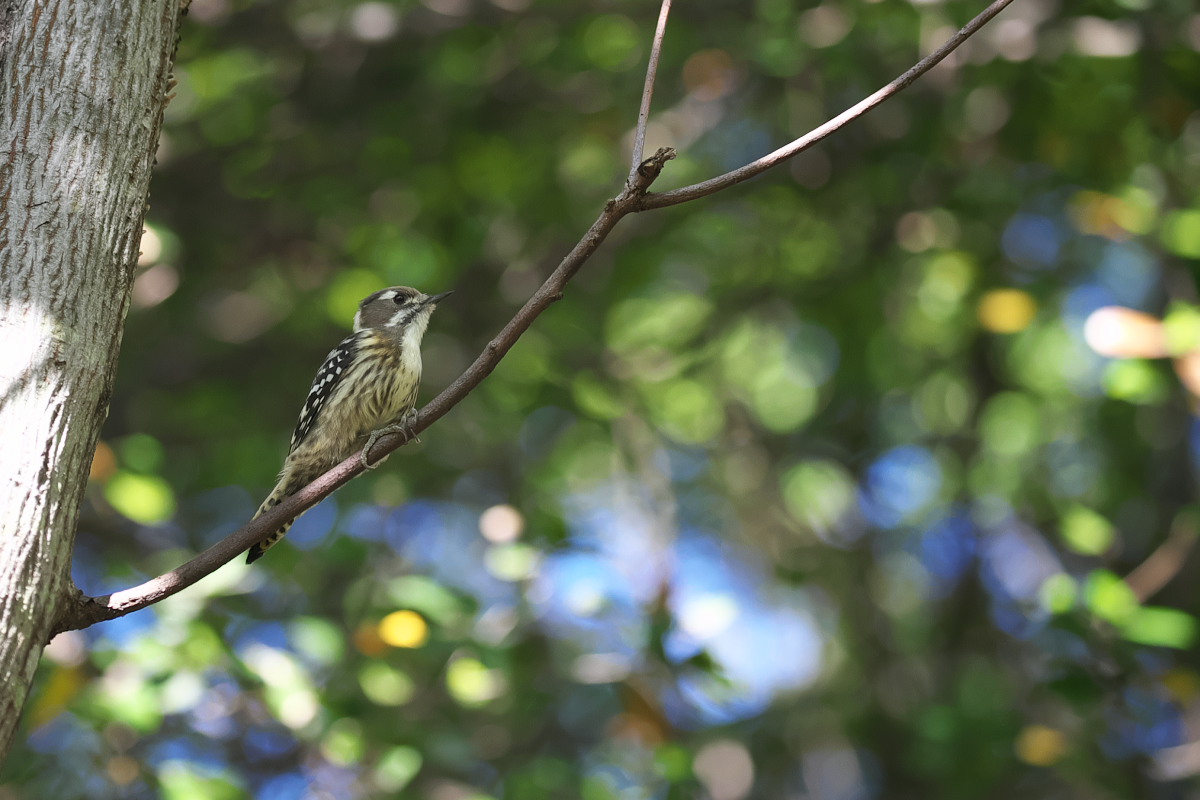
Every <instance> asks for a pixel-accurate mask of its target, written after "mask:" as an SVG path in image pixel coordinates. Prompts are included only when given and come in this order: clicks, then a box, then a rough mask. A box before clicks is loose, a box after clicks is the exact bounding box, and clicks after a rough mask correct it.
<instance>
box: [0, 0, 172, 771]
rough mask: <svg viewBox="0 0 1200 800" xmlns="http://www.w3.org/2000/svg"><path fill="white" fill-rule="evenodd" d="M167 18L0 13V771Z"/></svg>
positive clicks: (142, 2)
mask: <svg viewBox="0 0 1200 800" xmlns="http://www.w3.org/2000/svg"><path fill="white" fill-rule="evenodd" d="M185 2H186V0H185ZM180 11H181V3H180V0H0V85H2V86H3V89H0V136H3V145H2V146H3V148H4V149H3V150H2V151H0V440H2V442H3V445H2V446H0V760H2V758H3V754H5V753H7V752H8V748H9V745H10V744H11V742H12V737H13V734H14V732H15V730H16V727H17V724H18V721H19V719H20V712H21V708H22V706H23V705H24V702H25V698H26V696H27V695H28V693H29V687H30V684H31V682H32V680H33V675H34V671H35V669H36V667H37V663H38V659H39V656H40V655H41V651H42V647H43V646H44V645H45V644H46V639H47V636H48V634H49V632H50V630H51V629H52V627H53V625H54V623H55V619H56V617H57V616H58V614H59V612H60V609H61V608H62V606H63V604H64V602H65V599H66V598H67V596H68V593H69V592H71V591H73V585H72V583H71V579H70V563H71V550H72V545H73V542H74V535H75V524H76V519H77V515H78V509H79V504H80V501H81V499H82V496H83V491H84V488H85V485H86V482H87V477H88V471H89V467H90V464H91V459H92V453H93V452H94V449H95V446H96V440H97V437H98V436H99V433H100V427H101V424H102V423H103V421H104V418H105V415H106V414H107V412H108V400H109V394H110V391H111V387H112V382H113V375H114V373H115V369H116V362H117V351H118V349H119V346H120V341H121V331H122V328H123V326H124V322H125V311H126V308H127V306H128V300H129V290H130V285H131V283H132V278H133V268H134V265H135V262H136V259H137V253H138V243H139V241H140V237H141V230H142V221H143V217H144V215H145V210H146V198H147V194H148V191H149V184H150V171H151V167H152V165H153V161H154V151H155V149H156V147H157V143H158V134H159V129H160V127H161V122H162V111H163V107H164V105H165V95H166V92H167V84H168V80H169V76H170V70H171V64H172V59H173V56H174V49H175V42H176V32H177V27H178V22H179V16H180Z"/></svg>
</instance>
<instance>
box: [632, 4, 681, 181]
mask: <svg viewBox="0 0 1200 800" xmlns="http://www.w3.org/2000/svg"><path fill="white" fill-rule="evenodd" d="M670 14H671V0H662V6H661V7H660V8H659V9H658V26H657V27H656V28H655V29H654V41H653V42H651V44H650V60H649V61H648V62H647V63H646V83H645V84H644V85H643V86H642V105H641V107H640V108H639V109H638V119H637V130H636V132H635V133H634V135H633V159H632V163H631V164H630V165H629V179H628V182H630V183H632V182H633V179H634V175H635V174H636V173H637V168H638V166H639V165H640V164H641V163H642V154H643V153H645V151H646V126H647V124H649V122H650V100H651V98H653V97H654V80H655V78H656V77H657V75H658V57H659V56H660V55H661V54H662V43H663V37H664V36H665V35H666V33H667V17H668V16H669V15H670Z"/></svg>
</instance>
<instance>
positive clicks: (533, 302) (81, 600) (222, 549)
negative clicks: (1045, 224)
mask: <svg viewBox="0 0 1200 800" xmlns="http://www.w3.org/2000/svg"><path fill="white" fill-rule="evenodd" d="M1011 2H1012V0H995V2H993V3H992V4H991V5H990V6H988V8H987V9H986V10H984V11H983V12H982V13H981V14H980V15H979V16H977V17H975V19H973V20H971V22H970V23H968V24H967V25H966V26H965V27H964V28H963V29H962V30H960V31H959V32H958V33H957V34H956V35H955V36H954V37H952V38H951V39H950V40H949V41H948V42H946V43H945V44H944V45H942V46H941V47H940V48H938V49H937V50H936V51H935V52H933V53H931V54H930V55H928V56H926V57H925V58H923V59H922V60H921V61H920V62H918V63H917V64H916V65H915V66H913V67H912V68H911V69H909V70H908V71H907V72H905V73H904V74H903V75H901V76H900V77H899V78H897V79H896V80H894V81H892V82H891V83H890V84H888V85H887V86H885V87H884V88H883V89H880V90H879V91H878V92H876V93H875V94H873V95H871V96H870V97H868V98H867V99H866V100H863V101H862V102H861V103H859V104H858V105H856V106H854V107H853V108H850V109H848V110H847V111H845V112H843V113H842V114H840V115H839V116H837V117H835V118H834V119H832V120H830V121H829V122H827V123H825V124H824V125H822V126H821V127H819V128H816V129H815V130H813V131H812V132H810V133H808V134H806V135H804V136H802V137H801V138H799V139H797V140H795V141H794V142H792V143H791V144H789V145H787V146H786V147H782V148H780V149H779V150H776V151H775V152H774V153H771V154H769V155H767V156H764V157H762V158H760V159H758V160H757V161H754V162H752V163H750V164H747V165H746V166H744V167H741V168H739V169H736V170H734V171H732V172H729V173H726V174H725V175H721V176H719V177H717V178H713V179H711V180H708V181H705V182H703V183H699V184H696V185H694V186H688V187H684V188H682V189H675V190H672V191H670V192H664V193H662V194H649V193H648V191H647V190H648V189H649V187H650V186H651V185H652V184H653V183H654V181H655V180H656V179H657V178H658V176H659V175H660V174H661V173H662V170H663V167H664V166H665V165H666V163H667V162H668V161H670V160H671V159H673V158H674V157H675V151H674V150H672V149H671V148H662V149H660V150H658V152H656V153H655V154H654V155H653V156H651V157H650V158H648V159H646V160H645V161H639V159H640V157H641V153H642V150H643V148H644V147H645V135H646V125H647V121H648V119H649V113H650V99H651V96H652V95H653V92H654V81H655V75H656V73H657V69H658V60H659V55H660V53H661V49H662V40H663V36H664V33H665V30H666V21H667V16H668V14H669V12H670V6H671V0H663V3H662V6H661V9H660V12H659V18H658V26H657V29H656V30H655V34H654V43H653V46H652V48H651V53H650V63H649V65H648V67H647V70H646V82H645V85H644V88H643V91H642V103H641V108H640V110H639V113H638V126H637V132H636V134H635V141H634V148H633V153H634V155H633V159H634V166H633V168H632V169H631V171H630V174H629V179H628V181H627V182H626V184H625V187H624V189H622V191H621V193H620V194H618V195H617V196H616V197H615V198H613V199H612V200H609V201H608V203H606V204H605V206H604V210H603V211H602V212H601V214H600V216H599V217H598V218H597V219H596V221H595V222H594V223H592V226H591V228H589V229H588V231H587V233H586V234H584V236H583V238H582V239H580V240H579V242H578V243H577V244H576V245H575V247H574V248H572V250H571V252H569V253H568V254H567V255H566V256H565V257H564V258H563V260H562V261H561V262H560V263H559V265H558V267H557V268H556V269H555V270H554V272H553V273H551V274H550V276H549V277H548V278H547V279H546V280H545V282H544V283H543V284H542V285H541V287H539V288H538V290H537V291H536V292H534V293H533V295H532V296H531V297H530V298H529V299H528V300H527V301H526V302H525V305H523V306H522V307H521V310H520V311H518V312H517V313H516V315H515V316H514V317H513V318H512V319H511V320H510V321H509V323H508V324H507V325H505V326H504V328H503V329H502V330H501V331H500V333H498V334H496V336H495V337H494V338H493V339H492V340H491V341H490V342H488V344H487V346H486V347H484V349H483V352H481V353H480V354H479V356H478V357H477V358H476V359H475V361H474V363H472V364H471V366H470V367H468V368H467V369H466V371H464V372H463V373H462V374H461V375H459V376H458V378H457V379H455V381H454V382H453V383H451V384H450V385H449V386H448V387H446V388H445V389H444V390H443V391H442V392H441V394H439V395H438V396H437V397H435V398H434V399H433V400H432V401H430V402H429V404H428V405H426V406H425V407H424V408H422V409H421V410H420V411H419V412H418V413H417V416H416V419H415V420H414V422H413V424H412V426H411V432H412V434H413V435H415V434H417V433H420V432H421V431H423V430H425V429H426V428H428V427H429V426H430V425H432V424H433V423H434V422H436V421H437V420H439V419H441V418H442V417H443V416H445V415H446V414H447V413H448V412H449V411H450V409H452V408H454V406H456V405H457V404H458V403H459V402H460V401H461V400H462V399H463V398H465V397H466V396H467V395H468V394H470V392H471V391H472V390H473V389H474V388H475V387H476V386H478V385H479V384H480V383H481V382H482V381H483V379H484V378H486V377H487V376H488V375H489V374H491V372H492V370H494V369H495V368H496V365H497V364H499V363H500V359H502V358H504V356H505V354H506V353H508V351H509V349H511V348H512V346H513V345H514V344H515V343H516V341H517V339H519V338H520V337H521V335H522V334H523V333H525V331H527V330H528V329H529V327H530V326H531V325H532V324H533V321H534V320H535V319H537V317H538V316H539V315H540V314H541V313H542V312H543V311H545V310H546V309H547V308H549V307H550V305H551V304H553V303H554V302H555V301H557V300H559V299H561V298H562V293H563V289H564V288H565V287H566V285H567V283H568V282H569V281H570V280H571V279H572V278H573V277H574V276H575V274H576V273H577V272H579V269H580V268H581V267H582V266H583V264H584V262H586V261H587V259H588V258H589V257H590V256H591V255H592V253H594V252H595V251H596V248H598V247H599V246H600V244H601V243H602V242H603V241H604V240H605V238H606V237H607V236H608V234H609V233H610V232H611V231H612V229H613V228H614V227H615V226H616V224H617V223H618V222H620V221H621V219H622V218H624V217H625V216H626V215H627V214H630V213H634V212H638V211H647V210H650V209H655V208H664V207H666V206H672V205H677V204H679V203H685V202H688V201H690V200H695V199H698V198H700V197H706V196H708V195H710V194H713V193H715V192H718V191H720V190H722V189H725V188H727V187H729V186H733V185H734V184H736V183H741V182H742V181H744V180H748V179H749V178H752V177H754V176H755V175H758V174H759V173H761V172H764V171H765V170H767V169H769V168H771V167H773V166H775V165H776V164H779V163H781V162H783V161H786V160H787V159H788V158H791V157H792V156H794V155H796V154H797V153H800V152H802V151H803V150H805V149H806V148H808V147H811V146H812V145H813V144H815V143H816V142H819V141H820V140H821V139H824V138H825V137H826V136H828V135H829V134H831V133H833V132H834V131H836V130H838V129H840V128H841V127H842V126H843V125H845V124H846V123H848V122H849V121H851V120H853V119H855V118H857V117H859V116H862V115H863V114H865V113H866V112H867V111H869V110H871V109H872V108H874V107H875V106H877V105H879V104H880V103H882V102H883V101H884V100H886V99H888V98H889V97H891V96H892V95H894V94H896V93H897V92H899V91H901V90H902V89H904V88H905V87H907V86H908V85H909V84H911V83H912V82H913V81H915V80H916V79H917V78H918V77H920V76H921V75H923V74H924V73H926V72H928V71H929V70H930V69H931V68H932V67H933V66H934V65H935V64H937V63H938V62H939V61H941V60H942V59H944V58H945V57H946V56H947V55H948V54H949V53H950V52H951V51H953V50H954V49H955V48H956V47H958V46H959V45H960V44H962V43H963V42H964V41H966V39H967V38H968V37H970V36H971V35H972V34H974V33H975V32H976V31H978V30H979V28H981V27H982V26H983V25H984V24H985V23H986V22H988V21H989V20H990V19H991V18H992V17H994V16H996V14H998V13H999V12H1000V11H1001V10H1003V9H1004V7H1005V6H1007V5H1008V4H1009V3H1011ZM406 442H407V438H406V437H405V436H404V435H403V434H398V433H394V434H389V435H388V436H384V437H382V438H381V439H379V441H378V442H377V443H376V445H375V447H374V448H373V450H372V453H375V454H377V455H374V456H372V458H371V460H372V461H377V460H378V459H379V458H380V457H382V456H383V455H386V454H388V453H391V452H392V451H394V450H396V449H397V448H399V447H401V446H402V445H404V444H405V443H406ZM362 471H363V467H362V463H361V460H360V458H359V455H358V454H357V453H356V454H355V455H353V456H350V457H349V458H347V459H346V460H345V461H343V462H342V463H341V464H339V465H338V466H336V467H334V468H333V469H331V470H330V471H329V472H326V473H325V474H324V475H322V476H321V477H320V478H318V479H317V480H315V481H313V482H312V483H311V484H309V485H308V486H306V487H304V488H303V489H301V490H300V491H299V492H297V493H296V494H294V495H292V496H291V497H289V498H287V499H286V500H284V501H283V502H282V503H280V504H279V505H277V506H275V507H274V508H272V509H271V510H270V511H269V512H267V513H266V514H264V515H262V516H261V517H259V518H257V519H255V520H252V521H251V522H249V523H247V524H246V525H243V526H242V527H241V528H239V529H238V530H236V531H234V532H233V533H231V534H230V535H229V536H227V537H225V538H224V539H222V540H221V541H219V542H217V543H216V544H214V545H213V546H212V547H210V548H208V549H207V550H205V551H204V552H202V553H201V554H200V555H198V556H196V557H195V558H193V559H191V560H190V561H188V562H186V563H185V564H183V565H182V566H180V567H177V568H176V569H173V570H171V571H170V572H168V573H166V574H164V575H160V576H158V577H157V578H153V579H151V580H149V581H146V582H145V583H143V584H141V585H140V586H135V587H133V588H131V589H125V590H124V591H120V592H115V593H113V594H110V595H105V596H103V597H86V596H84V595H83V594H82V592H79V590H78V589H76V590H75V595H74V596H72V597H70V598H68V601H67V602H65V603H63V608H64V611H63V613H62V615H61V617H60V618H59V620H58V622H57V623H56V625H55V626H54V632H55V633H59V632H62V631H68V630H77V629H80V628H86V627H88V626H90V625H93V624H95V623H97V622H102V621H104V620H110V619H116V618H117V617H122V616H124V615H126V614H129V613H131V612H133V611H137V610H139V609H142V608H145V607H147V606H150V605H153V604H154V603H157V602H158V601H160V600H162V599H164V598H166V597H170V596H171V595H173V594H175V593H177V592H179V591H181V590H182V589H185V588H187V587H188V586H191V585H192V584H193V583H195V582H197V581H198V580H200V579H201V578H203V577H205V576H207V575H209V574H211V573H213V572H215V571H216V570H217V569H218V568H220V567H221V566H223V565H224V564H226V563H228V562H229V561H231V560H233V559H234V558H236V557H237V556H238V555H240V554H242V553H243V552H245V551H246V550H247V549H249V548H250V546H251V545H253V544H255V543H257V542H259V541H261V540H262V539H263V538H265V537H266V536H267V534H268V533H269V532H271V531H273V530H276V529H277V528H279V526H280V525H282V524H283V523H284V522H285V521H286V520H289V519H292V518H294V517H296V516H297V515H299V514H300V513H302V512H303V511H305V510H307V509H309V508H311V507H312V506H314V505H316V504H317V503H318V502H320V501H321V500H323V499H324V498H326V497H328V496H329V495H330V494H332V493H333V492H334V491H336V490H337V489H338V488H339V487H341V486H343V485H344V484H346V483H347V482H349V481H350V480H351V479H352V478H353V477H354V476H356V475H358V474H359V473H360V472H362Z"/></svg>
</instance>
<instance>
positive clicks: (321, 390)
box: [288, 334, 360, 453]
mask: <svg viewBox="0 0 1200 800" xmlns="http://www.w3.org/2000/svg"><path fill="white" fill-rule="evenodd" d="M359 338H360V337H359V335H358V334H354V335H351V336H347V337H346V338H345V339H342V341H341V342H340V343H339V344H338V346H337V347H335V348H333V349H332V350H330V351H329V355H328V356H326V357H325V363H324V364H322V365H321V368H320V369H319V370H317V376H316V377H315V378H313V382H312V386H311V387H310V388H309V390H308V397H307V399H305V401H304V408H302V409H300V419H299V420H298V421H297V422H296V430H295V432H294V433H292V443H291V446H290V447H289V448H288V452H289V453H290V452H292V451H293V450H295V449H296V445H298V444H300V442H302V441H304V439H305V437H306V436H308V434H309V432H310V431H311V430H312V429H313V426H314V425H316V424H317V420H318V419H319V418H320V416H321V409H323V408H324V407H325V403H326V402H328V400H329V398H330V396H331V395H332V394H333V390H334V389H336V388H337V386H338V383H340V382H341V380H342V378H344V377H345V375H346V370H347V368H349V366H350V364H351V363H353V361H354V355H355V353H356V352H357V351H358V344H359Z"/></svg>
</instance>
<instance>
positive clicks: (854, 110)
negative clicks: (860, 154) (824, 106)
mask: <svg viewBox="0 0 1200 800" xmlns="http://www.w3.org/2000/svg"><path fill="white" fill-rule="evenodd" d="M1011 2H1012V0H995V2H994V3H992V4H991V5H990V6H988V7H987V8H986V9H984V10H983V11H982V12H981V13H980V14H979V16H977V17H975V19H973V20H971V21H970V22H968V23H967V24H966V25H965V26H964V27H963V28H962V30H960V31H959V32H958V33H956V34H954V36H952V37H950V39H949V40H948V41H947V42H946V43H945V44H943V45H942V46H941V47H939V48H938V49H937V50H935V51H933V52H932V53H930V54H929V55H927V56H925V58H923V59H921V60H920V61H918V62H917V63H916V64H915V65H914V66H913V67H912V68H911V69H909V70H908V71H907V72H905V73H904V74H903V75H901V76H900V77H899V78H896V80H894V81H892V82H891V83H889V84H888V85H887V86H884V87H883V88H882V89H880V90H879V91H877V92H875V94H873V95H871V96H870V97H868V98H866V99H865V100H863V101H862V102H860V103H858V104H857V105H855V106H852V107H851V108H848V109H846V110H845V111H843V112H842V113H841V114H838V115H837V116H836V117H834V118H833V119H831V120H829V121H828V122H826V123H825V124H824V125H822V126H821V127H819V128H814V129H813V130H811V131H809V132H808V133H806V134H804V135H803V136H801V137H800V138H799V139H796V140H795V141H793V142H791V143H790V144H787V145H785V146H783V147H781V148H779V149H778V150H776V151H775V152H773V153H769V154H767V155H765V156H763V157H762V158H760V159H758V160H757V161H752V162H750V163H749V164H746V165H745V166H743V167H738V168H737V169H735V170H733V171H731V172H726V173H725V174H724V175H719V176H717V177H716V178H710V179H709V180H706V181H704V182H703V183H697V184H693V185H691V186H685V187H683V188H681V189H672V190H671V191H669V192H662V193H661V194H648V195H646V197H645V198H644V199H643V200H642V203H641V207H640V208H639V209H638V210H639V211H649V210H650V209H653V208H665V207H666V206H674V205H678V204H679V203H686V202H688V201H689V200H696V199H698V198H701V197H707V196H708V195H710V194H715V193H716V192H719V191H721V190H722V189H727V188H729V187H730V186H733V185H735V184H738V183H741V182H742V181H747V180H750V179H751V178H753V177H755V176H756V175H759V174H761V173H763V172H765V171H767V170H768V169H770V168H771V167H773V166H775V165H776V164H779V163H782V162H784V161H787V160H788V159H789V158H791V157H792V156H795V155H797V154H798V153H802V152H804V151H805V150H807V149H808V148H810V147H812V146H813V145H814V144H816V143H817V142H819V141H821V140H822V139H824V138H825V137H826V136H829V135H830V134H831V133H834V132H835V131H837V130H839V129H840V128H842V127H843V126H844V125H846V124H847V123H849V122H851V121H852V120H855V119H857V118H858V117H861V116H862V115H863V114H866V113H867V112H868V111H870V110H871V109H872V108H875V106H877V105H879V104H880V103H882V102H883V101H884V100H887V99H888V98H889V97H891V96H892V95H894V94H896V93H897V92H900V91H902V90H904V89H906V88H908V86H909V84H911V83H912V82H913V81H915V80H916V79H917V78H919V77H921V76H922V75H924V74H925V73H926V72H928V71H929V70H931V69H932V68H933V67H934V66H935V65H937V63H938V62H940V61H941V60H942V59H944V58H945V57H946V56H948V55H950V53H951V52H953V51H954V50H955V48H957V47H958V46H959V45H961V44H962V43H963V42H965V41H966V40H967V39H968V38H970V37H971V36H972V35H973V34H974V33H975V32H976V31H978V30H979V29H980V28H981V27H983V26H984V24H986V23H987V22H988V21H989V20H990V19H991V18H992V17H994V16H996V15H997V14H999V13H1000V12H1001V11H1003V10H1004V8H1005V7H1006V6H1008V4H1009V3H1011Z"/></svg>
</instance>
